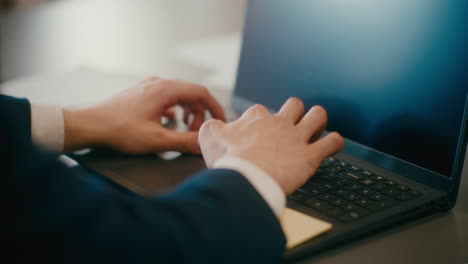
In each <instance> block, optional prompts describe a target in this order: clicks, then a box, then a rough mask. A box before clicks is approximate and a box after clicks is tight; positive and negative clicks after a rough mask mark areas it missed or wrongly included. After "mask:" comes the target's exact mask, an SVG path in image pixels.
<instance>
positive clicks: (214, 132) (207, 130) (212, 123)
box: [198, 119, 226, 168]
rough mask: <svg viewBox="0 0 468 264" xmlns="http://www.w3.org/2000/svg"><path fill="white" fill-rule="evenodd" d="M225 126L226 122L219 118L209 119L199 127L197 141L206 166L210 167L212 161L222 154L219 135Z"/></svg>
mask: <svg viewBox="0 0 468 264" xmlns="http://www.w3.org/2000/svg"><path fill="white" fill-rule="evenodd" d="M225 126H226V123H224V122H223V121H221V120H217V119H210V120H208V121H206V122H204V123H203V125H202V126H201V127H200V131H199V132H198V142H199V144H200V149H201V150H202V153H203V159H204V160H205V163H206V166H207V167H208V168H211V167H212V165H213V164H214V162H215V161H216V160H217V159H219V158H220V157H221V156H222V155H223V154H224V150H223V147H222V143H221V140H220V135H221V133H222V129H223V128H224V127H225Z"/></svg>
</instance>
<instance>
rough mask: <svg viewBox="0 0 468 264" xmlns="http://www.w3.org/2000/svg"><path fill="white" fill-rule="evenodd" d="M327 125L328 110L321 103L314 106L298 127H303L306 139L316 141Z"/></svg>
mask: <svg viewBox="0 0 468 264" xmlns="http://www.w3.org/2000/svg"><path fill="white" fill-rule="evenodd" d="M326 125H327V112H326V111H325V109H324V108H323V107H321V106H319V105H316V106H314V107H312V108H311V109H310V110H309V111H307V113H306V114H305V115H304V117H303V118H302V119H301V121H299V123H298V124H297V127H298V128H299V129H301V130H302V131H303V133H304V135H305V137H306V141H307V142H309V141H312V142H313V141H315V140H317V139H318V138H319V137H320V135H322V133H323V130H324V129H325V127H326Z"/></svg>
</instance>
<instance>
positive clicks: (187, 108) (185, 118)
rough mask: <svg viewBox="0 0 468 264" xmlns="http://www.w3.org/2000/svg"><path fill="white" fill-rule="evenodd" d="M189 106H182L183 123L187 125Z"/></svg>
mask: <svg viewBox="0 0 468 264" xmlns="http://www.w3.org/2000/svg"><path fill="white" fill-rule="evenodd" d="M190 112H191V111H190V107H189V106H184V123H185V124H186V125H187V126H188V125H189V117H190Z"/></svg>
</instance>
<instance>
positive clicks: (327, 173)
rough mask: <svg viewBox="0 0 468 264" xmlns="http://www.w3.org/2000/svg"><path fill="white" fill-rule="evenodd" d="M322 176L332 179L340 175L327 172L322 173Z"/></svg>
mask: <svg viewBox="0 0 468 264" xmlns="http://www.w3.org/2000/svg"><path fill="white" fill-rule="evenodd" d="M320 178H321V179H323V180H325V181H332V180H335V179H336V178H338V176H337V175H336V174H334V173H332V172H326V173H324V174H322V175H320Z"/></svg>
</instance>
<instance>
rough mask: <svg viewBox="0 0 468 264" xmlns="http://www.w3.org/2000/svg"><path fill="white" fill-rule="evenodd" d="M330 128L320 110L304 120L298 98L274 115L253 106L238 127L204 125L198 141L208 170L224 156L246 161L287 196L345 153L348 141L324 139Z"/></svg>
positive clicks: (335, 137)
mask: <svg viewBox="0 0 468 264" xmlns="http://www.w3.org/2000/svg"><path fill="white" fill-rule="evenodd" d="M326 124H327V114H326V111H325V109H323V108H322V107H321V106H314V107H312V108H311V109H310V110H309V111H308V112H307V113H306V114H305V115H304V104H303V103H302V101H300V100H299V99H297V98H290V99H288V100H287V101H286V103H285V104H284V105H283V107H282V108H281V109H280V111H279V112H278V113H276V114H274V115H272V114H270V113H269V112H268V110H267V109H266V108H265V107H264V106H262V105H254V106H252V107H250V108H249V109H248V110H246V111H245V112H244V114H243V115H242V116H241V117H240V118H239V119H238V120H236V121H235V122H232V123H229V124H226V123H224V122H223V121H220V120H214V119H212V120H209V121H207V122H205V123H204V124H203V125H202V127H201V129H200V133H199V142H200V147H201V151H202V153H203V157H204V159H205V162H206V164H207V166H208V167H211V166H212V165H213V163H214V162H215V161H216V160H218V159H219V158H221V157H223V156H225V155H226V156H234V157H239V158H242V159H245V160H247V161H249V162H251V163H252V164H255V165H256V166H258V167H259V168H261V169H263V170H264V171H265V172H266V173H268V174H269V175H270V176H271V177H273V179H274V180H275V181H276V182H277V183H278V184H279V185H280V186H281V188H282V189H283V191H284V193H285V194H286V195H288V194H290V193H292V192H293V191H295V190H296V189H297V188H299V187H300V186H302V185H303V184H304V183H305V182H306V181H307V180H308V179H309V178H310V176H311V175H313V174H314V172H315V171H316V170H317V168H318V167H319V166H320V163H321V162H322V161H323V160H324V159H325V158H327V157H329V156H331V155H333V154H335V153H337V152H339V151H341V149H342V148H343V138H342V137H341V136H340V135H339V134H338V133H336V132H332V133H329V134H327V135H326V136H324V137H320V136H321V134H322V133H323V131H324V129H325V127H326Z"/></svg>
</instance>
